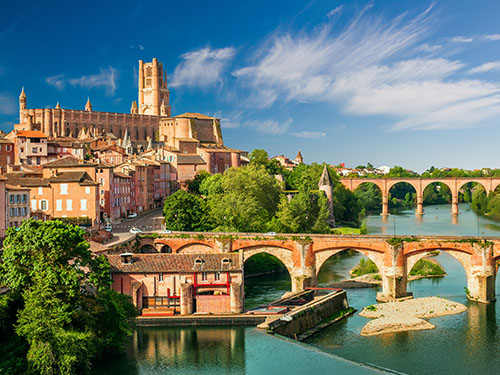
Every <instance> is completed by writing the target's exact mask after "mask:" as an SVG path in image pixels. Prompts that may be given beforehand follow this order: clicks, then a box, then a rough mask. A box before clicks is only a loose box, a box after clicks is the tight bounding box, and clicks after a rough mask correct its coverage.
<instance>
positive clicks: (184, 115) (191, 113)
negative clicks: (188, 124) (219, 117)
mask: <svg viewBox="0 0 500 375" xmlns="http://www.w3.org/2000/svg"><path fill="white" fill-rule="evenodd" d="M174 117H187V118H197V119H205V120H213V119H214V117H210V116H206V115H202V114H201V113H194V112H186V113H183V114H181V115H177V116H174Z"/></svg>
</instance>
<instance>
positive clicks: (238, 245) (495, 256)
mask: <svg viewBox="0 0 500 375" xmlns="http://www.w3.org/2000/svg"><path fill="white" fill-rule="evenodd" d="M127 246H128V247H127ZM146 248H147V249H148V250H149V251H151V250H153V251H154V249H156V251H157V252H163V253H173V254H176V253H197V254H204V253H234V252H237V253H239V254H240V257H241V264H243V263H244V262H245V261H246V260H247V259H249V258H250V257H252V256H253V255H255V254H258V253H268V254H271V255H273V256H275V257H277V258H278V259H279V260H280V261H281V262H283V264H284V265H285V266H286V268H287V269H288V272H289V274H290V276H291V279H292V291H299V290H302V289H304V288H305V287H308V286H316V283H317V275H318V273H319V270H320V268H321V266H322V265H323V263H324V262H325V261H326V260H327V259H328V258H330V257H331V256H333V255H335V254H337V253H339V252H341V251H344V250H346V249H353V250H355V251H357V252H360V253H362V254H363V255H365V256H366V257H368V258H369V259H371V260H372V261H373V262H374V263H375V264H376V265H377V267H378V269H379V271H380V275H381V277H382V292H381V293H380V294H379V296H378V298H379V299H380V300H391V299H397V298H402V297H405V296H406V295H407V290H406V287H407V279H408V274H409V272H410V270H411V269H412V267H413V266H414V265H415V263H416V262H417V261H418V260H419V259H421V258H423V257H424V256H426V255H428V254H429V253H431V252H433V251H436V250H440V251H443V252H446V253H448V254H450V255H451V256H453V257H454V258H456V259H457V260H458V261H459V262H460V263H461V264H462V266H463V267H464V269H465V272H466V275H467V290H468V292H467V293H468V297H469V298H470V299H471V300H475V301H479V302H490V301H493V300H494V299H495V278H496V271H497V267H496V264H497V263H498V262H499V260H500V238H487V239H482V238H478V237H473V238H465V237H435V236H412V237H402V236H398V237H391V236H367V235H359V236H355V235H348V236H347V235H288V234H287V235H275V236H263V235H262V234H248V233H232V234H227V233H225V234H222V233H203V234H200V233H194V232H182V233H181V232H174V233H171V234H157V233H154V234H153V233H151V234H143V235H138V236H137V237H136V238H133V239H132V240H131V241H130V242H129V243H128V245H127V244H121V245H120V246H119V247H116V248H113V247H110V248H109V249H108V251H109V252H120V251H124V250H125V249H127V250H134V251H145V249H146ZM141 249H143V250H141Z"/></svg>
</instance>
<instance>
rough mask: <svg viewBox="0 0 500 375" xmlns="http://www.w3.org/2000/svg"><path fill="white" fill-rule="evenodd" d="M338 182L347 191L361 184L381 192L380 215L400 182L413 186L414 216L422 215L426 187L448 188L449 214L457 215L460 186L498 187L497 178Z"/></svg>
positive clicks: (488, 188) (385, 179)
mask: <svg viewBox="0 0 500 375" xmlns="http://www.w3.org/2000/svg"><path fill="white" fill-rule="evenodd" d="M340 182H341V183H342V185H344V186H345V187H346V188H347V189H349V190H351V191H354V190H356V188H358V187H359V186H360V185H362V184H366V183H371V184H374V185H376V186H378V188H379V189H380V191H381V192H382V215H388V213H389V191H390V189H391V187H393V186H394V185H396V184H399V183H401V182H406V183H408V184H410V185H411V186H413V188H414V189H415V192H416V195H417V209H416V214H417V215H422V214H423V213H424V208H423V205H424V190H425V188H426V187H427V186H429V185H431V184H433V183H436V182H440V183H442V184H445V185H446V186H448V188H449V189H450V191H451V213H452V214H453V215H457V214H458V193H459V192H460V189H461V188H462V186H464V185H465V184H467V183H469V182H476V183H478V184H480V185H482V186H483V187H484V190H485V191H486V193H487V194H488V193H490V192H492V191H494V190H495V189H496V188H497V186H498V185H500V178H499V177H477V178H472V177H471V178H468V177H447V178H341V179H340Z"/></svg>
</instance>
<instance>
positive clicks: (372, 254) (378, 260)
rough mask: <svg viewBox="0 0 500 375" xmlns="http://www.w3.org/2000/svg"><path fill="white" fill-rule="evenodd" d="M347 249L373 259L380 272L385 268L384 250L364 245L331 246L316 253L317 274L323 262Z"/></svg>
mask: <svg viewBox="0 0 500 375" xmlns="http://www.w3.org/2000/svg"><path fill="white" fill-rule="evenodd" d="M345 250H354V251H356V252H358V253H360V254H362V255H364V256H366V257H367V258H368V259H370V260H371V261H373V263H375V265H376V266H377V268H378V269H379V271H380V272H383V269H384V254H383V253H382V252H378V251H373V250H372V249H368V248H362V247H341V248H330V249H321V250H319V251H316V252H315V253H314V257H315V261H316V276H318V274H319V271H320V270H321V267H322V266H323V264H324V263H325V262H326V261H327V260H328V259H330V258H331V257H332V256H334V255H335V254H338V253H341V252H342V251H345Z"/></svg>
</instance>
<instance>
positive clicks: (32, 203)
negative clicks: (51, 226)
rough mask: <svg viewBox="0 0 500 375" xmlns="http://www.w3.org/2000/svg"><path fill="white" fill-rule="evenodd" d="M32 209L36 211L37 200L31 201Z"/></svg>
mask: <svg viewBox="0 0 500 375" xmlns="http://www.w3.org/2000/svg"><path fill="white" fill-rule="evenodd" d="M31 209H32V210H33V211H36V199H32V200H31Z"/></svg>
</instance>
